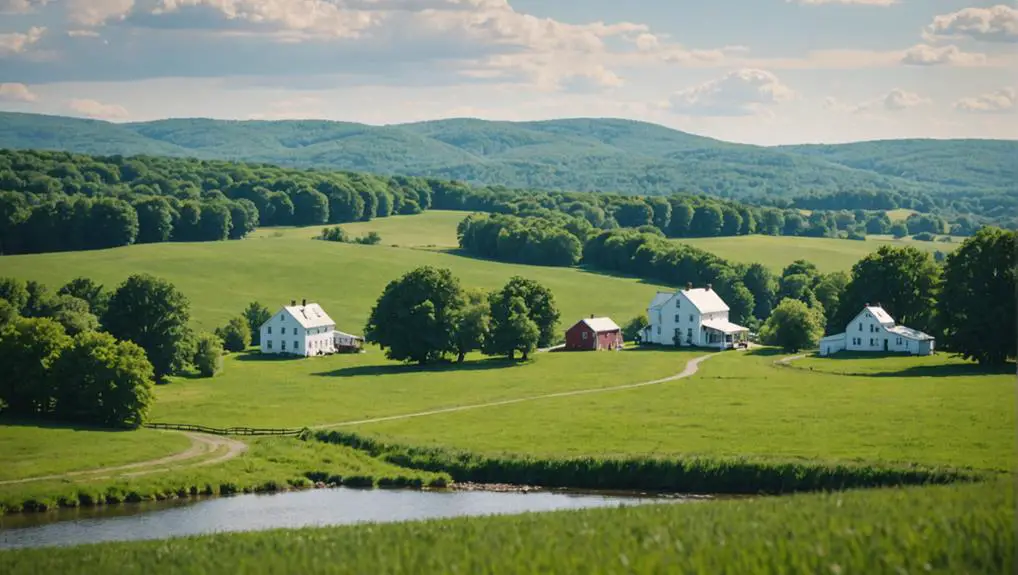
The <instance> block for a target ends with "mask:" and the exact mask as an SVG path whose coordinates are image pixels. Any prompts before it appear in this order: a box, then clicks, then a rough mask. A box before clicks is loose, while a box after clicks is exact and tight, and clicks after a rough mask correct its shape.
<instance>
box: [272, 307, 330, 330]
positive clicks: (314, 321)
mask: <svg viewBox="0 0 1018 575" xmlns="http://www.w3.org/2000/svg"><path fill="white" fill-rule="evenodd" d="M283 309H284V310H286V312H287V313H289V314H290V315H291V316H293V319H295V320H297V323H299V324H300V325H301V327H303V328H305V329H311V328H316V327H326V326H330V325H336V322H334V321H332V318H331V317H329V314H327V313H325V310H324V309H322V306H320V305H318V304H316V303H309V304H307V305H288V306H284V307H283Z"/></svg>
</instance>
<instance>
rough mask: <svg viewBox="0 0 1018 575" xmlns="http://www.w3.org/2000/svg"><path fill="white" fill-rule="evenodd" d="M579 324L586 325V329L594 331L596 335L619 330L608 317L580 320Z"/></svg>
mask: <svg viewBox="0 0 1018 575" xmlns="http://www.w3.org/2000/svg"><path fill="white" fill-rule="evenodd" d="M580 323H585V324H587V327H589V328H590V329H592V330H594V332H596V333H602V332H606V331H619V330H620V329H622V328H620V327H619V326H618V325H617V324H616V323H615V322H614V321H612V320H611V318H609V317H590V318H585V319H581V320H580Z"/></svg>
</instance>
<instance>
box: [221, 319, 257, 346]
mask: <svg viewBox="0 0 1018 575" xmlns="http://www.w3.org/2000/svg"><path fill="white" fill-rule="evenodd" d="M216 336H217V337H219V339H221V340H223V349H225V350H226V351H230V352H238V351H244V350H245V349H247V347H248V346H249V345H251V328H249V327H248V324H247V320H246V319H245V318H243V317H235V318H233V319H231V320H230V321H229V323H227V324H226V325H225V326H224V327H220V328H216Z"/></svg>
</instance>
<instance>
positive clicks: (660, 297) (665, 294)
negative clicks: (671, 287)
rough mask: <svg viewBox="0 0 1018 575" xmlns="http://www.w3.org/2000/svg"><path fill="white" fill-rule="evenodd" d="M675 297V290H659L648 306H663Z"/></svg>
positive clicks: (651, 307)
mask: <svg viewBox="0 0 1018 575" xmlns="http://www.w3.org/2000/svg"><path fill="white" fill-rule="evenodd" d="M673 297H675V292H669V291H659V292H657V294H656V295H655V296H654V299H653V300H651V302H650V306H648V308H650V309H653V308H656V307H661V306H663V305H665V304H666V303H668V300H670V299H672V298H673Z"/></svg>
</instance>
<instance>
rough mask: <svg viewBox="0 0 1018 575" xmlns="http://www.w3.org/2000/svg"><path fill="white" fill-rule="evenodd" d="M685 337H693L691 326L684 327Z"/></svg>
mask: <svg viewBox="0 0 1018 575" xmlns="http://www.w3.org/2000/svg"><path fill="white" fill-rule="evenodd" d="M686 337H688V338H689V339H693V328H691V327H688V328H686Z"/></svg>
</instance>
